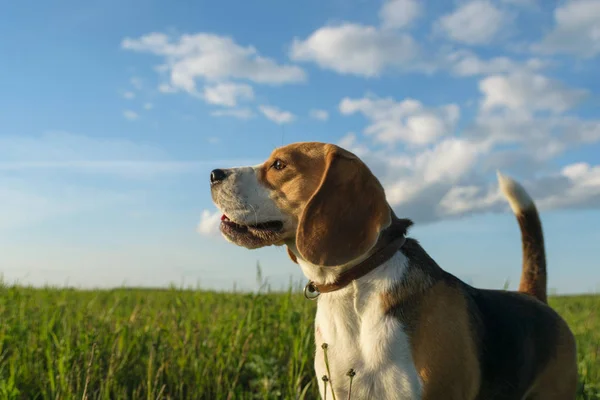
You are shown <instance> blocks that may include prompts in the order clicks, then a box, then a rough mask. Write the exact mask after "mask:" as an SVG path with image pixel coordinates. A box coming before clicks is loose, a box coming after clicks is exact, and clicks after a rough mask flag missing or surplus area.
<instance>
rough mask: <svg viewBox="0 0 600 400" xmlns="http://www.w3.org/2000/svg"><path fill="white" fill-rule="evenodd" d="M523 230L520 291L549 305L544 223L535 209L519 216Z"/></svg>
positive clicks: (532, 208) (530, 209)
mask: <svg viewBox="0 0 600 400" xmlns="http://www.w3.org/2000/svg"><path fill="white" fill-rule="evenodd" d="M517 221H518V222H519V227H520V228H521V246H522V251H523V267H522V272H521V282H520V283H519V291H520V292H522V293H527V294H529V295H531V296H533V297H535V298H537V299H538V300H540V301H542V302H544V303H547V302H548V299H547V295H546V280H547V278H546V254H545V251H544V234H543V231H542V223H541V221H540V217H539V215H538V212H537V210H536V208H535V207H531V208H529V209H527V210H525V211H524V212H522V213H521V214H519V215H517Z"/></svg>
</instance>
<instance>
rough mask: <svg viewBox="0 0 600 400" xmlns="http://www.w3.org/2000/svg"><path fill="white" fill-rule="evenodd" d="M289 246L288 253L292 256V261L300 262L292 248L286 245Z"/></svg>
mask: <svg viewBox="0 0 600 400" xmlns="http://www.w3.org/2000/svg"><path fill="white" fill-rule="evenodd" d="M285 247H286V248H287V253H288V256H289V257H290V259H291V260H292V262H295V263H296V264H298V258H297V257H296V255H295V254H294V253H293V252H292V251H291V250H290V247H289V246H285Z"/></svg>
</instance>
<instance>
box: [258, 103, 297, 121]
mask: <svg viewBox="0 0 600 400" xmlns="http://www.w3.org/2000/svg"><path fill="white" fill-rule="evenodd" d="M259 110H260V112H261V113H263V115H264V116H265V117H267V119H269V120H271V121H273V122H275V123H276V124H279V125H282V124H289V123H291V122H293V121H294V120H295V119H296V117H295V116H294V114H292V113H291V112H289V111H283V110H280V109H279V108H277V107H273V106H265V105H261V106H260V107H259Z"/></svg>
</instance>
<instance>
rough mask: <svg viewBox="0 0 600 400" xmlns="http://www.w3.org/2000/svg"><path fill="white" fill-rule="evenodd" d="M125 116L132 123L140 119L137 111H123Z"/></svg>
mask: <svg viewBox="0 0 600 400" xmlns="http://www.w3.org/2000/svg"><path fill="white" fill-rule="evenodd" d="M123 116H124V117H125V118H126V119H128V120H130V121H135V120H136V119H138V118H139V117H140V116H139V115H138V113H136V112H135V111H132V110H125V111H123Z"/></svg>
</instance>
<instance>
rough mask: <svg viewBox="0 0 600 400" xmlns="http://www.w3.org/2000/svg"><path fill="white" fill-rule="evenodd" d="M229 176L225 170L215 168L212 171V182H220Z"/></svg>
mask: <svg viewBox="0 0 600 400" xmlns="http://www.w3.org/2000/svg"><path fill="white" fill-rule="evenodd" d="M226 177H227V174H225V171H223V170H222V169H213V170H212V171H211V173H210V183H212V184H215V183H219V182H221V181H222V180H224V179H225V178H226Z"/></svg>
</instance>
